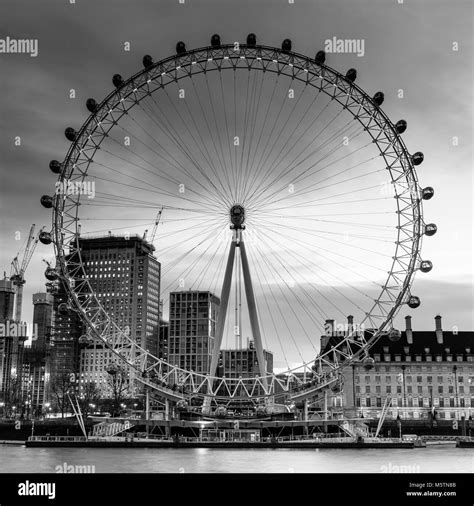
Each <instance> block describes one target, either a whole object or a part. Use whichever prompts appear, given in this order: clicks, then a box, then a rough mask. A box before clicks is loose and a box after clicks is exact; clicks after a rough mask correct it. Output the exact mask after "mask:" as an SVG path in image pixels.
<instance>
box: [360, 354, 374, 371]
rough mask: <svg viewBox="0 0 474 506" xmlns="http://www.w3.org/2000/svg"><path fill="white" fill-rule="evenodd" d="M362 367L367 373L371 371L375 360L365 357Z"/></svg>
mask: <svg viewBox="0 0 474 506" xmlns="http://www.w3.org/2000/svg"><path fill="white" fill-rule="evenodd" d="M362 366H363V367H364V369H366V370H367V371H368V370H370V369H373V368H374V366H375V360H374V359H373V358H372V357H365V358H364V360H362Z"/></svg>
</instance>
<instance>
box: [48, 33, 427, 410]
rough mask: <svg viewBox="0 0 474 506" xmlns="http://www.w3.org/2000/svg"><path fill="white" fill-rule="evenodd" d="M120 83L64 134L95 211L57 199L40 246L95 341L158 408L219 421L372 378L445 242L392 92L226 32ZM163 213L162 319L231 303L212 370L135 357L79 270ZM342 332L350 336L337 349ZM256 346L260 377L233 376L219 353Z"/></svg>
mask: <svg viewBox="0 0 474 506" xmlns="http://www.w3.org/2000/svg"><path fill="white" fill-rule="evenodd" d="M112 81H113V89H112V91H111V92H110V93H109V94H108V95H107V96H106V97H105V98H103V99H102V100H100V101H99V100H95V99H92V98H90V99H88V100H87V103H86V107H87V110H88V112H89V115H88V117H87V119H86V121H85V122H84V123H83V125H82V126H80V127H79V128H75V127H68V128H67V129H66V131H65V135H66V138H67V139H68V140H69V141H70V143H71V144H70V147H69V149H68V151H67V153H66V155H65V157H64V159H63V160H61V161H57V160H53V161H52V162H51V164H50V169H51V171H52V172H53V173H54V174H55V175H56V176H57V181H56V184H57V185H59V186H61V185H63V186H62V187H65V186H64V185H69V186H68V187H69V188H72V189H74V188H76V189H81V188H83V187H84V185H86V184H88V183H90V182H95V185H96V186H95V188H96V192H95V196H94V198H88V196H87V195H85V194H84V192H81V191H63V192H56V193H55V194H54V195H53V194H52V195H44V196H43V197H42V198H41V203H42V205H43V206H44V207H46V208H49V209H52V229H51V232H43V233H42V237H41V239H40V240H41V241H42V242H44V243H46V244H48V243H54V248H55V254H56V257H57V268H49V269H48V271H47V275H48V276H49V278H50V279H61V281H62V282H63V283H64V285H65V287H66V289H67V292H68V295H69V299H70V300H69V306H70V307H71V308H74V310H75V311H77V312H78V314H79V315H80V317H81V318H82V320H83V322H84V323H85V325H86V327H87V329H88V332H89V333H90V335H91V336H92V337H93V338H94V339H98V340H100V341H101V342H102V343H103V344H104V345H105V346H107V347H108V348H109V349H110V350H112V351H113V353H114V356H115V357H116V361H117V363H119V364H122V365H123V366H125V367H126V368H127V369H128V370H130V371H133V373H134V378H135V379H136V380H137V381H139V382H140V383H141V384H142V385H144V386H145V387H147V388H149V389H152V390H153V391H154V392H155V393H156V395H158V396H161V397H163V398H165V399H168V400H170V401H173V402H181V403H182V404H183V403H186V402H188V401H189V399H190V398H194V399H196V398H197V399H200V400H201V401H202V405H203V410H204V409H206V410H208V411H209V410H211V409H215V408H217V409H218V408H219V406H220V405H225V404H226V402H228V401H229V399H246V400H248V401H249V402H253V403H254V404H256V405H260V404H262V403H263V404H267V405H268V404H271V402H272V399H274V398H275V396H276V395H277V393H278V395H280V396H281V395H283V396H286V398H287V399H288V400H289V401H298V400H301V399H308V398H312V397H315V396H317V395H318V392H320V391H322V390H324V389H326V388H329V387H331V386H334V385H335V384H337V382H338V381H339V377H340V374H339V373H340V371H341V370H342V368H344V367H347V366H348V365H350V364H352V363H354V362H355V361H362V363H364V364H365V366H366V367H367V368H370V367H371V363H370V362H371V360H372V359H370V357H369V356H368V353H367V351H368V350H369V349H370V346H372V345H373V344H374V343H375V342H376V341H377V340H378V339H379V338H380V337H381V336H382V335H385V334H386V333H391V335H393V338H394V339H396V338H397V335H398V334H397V331H396V329H395V327H394V319H395V317H396V315H397V312H398V311H399V310H400V309H401V308H402V307H403V306H404V305H408V306H409V307H410V308H416V307H418V306H419V305H420V304H421V301H420V299H419V298H418V297H417V296H416V294H414V293H412V283H413V279H414V275H415V273H416V272H417V271H418V270H421V271H422V272H429V271H430V270H431V268H432V264H431V262H430V261H429V260H426V259H423V257H422V256H421V243H422V239H423V237H424V236H425V235H426V236H431V235H433V234H434V233H435V232H436V225H434V224H433V223H425V221H424V219H423V208H422V204H423V201H424V200H429V199H430V198H431V197H432V196H433V194H434V191H433V188H431V187H422V186H421V185H420V184H419V181H418V176H417V173H416V170H415V169H416V166H419V165H420V164H421V163H422V162H423V154H422V153H421V152H414V153H410V152H409V151H408V149H407V147H406V146H405V143H404V141H403V139H402V134H403V133H404V131H405V130H406V129H407V122H406V121H405V120H402V119H401V120H398V121H395V122H393V121H392V120H390V119H389V118H388V116H387V115H386V114H385V113H384V111H383V109H382V104H383V102H384V94H383V93H382V92H380V91H377V90H376V89H374V90H373V92H371V93H367V92H366V91H364V90H362V89H361V88H360V87H359V86H358V85H357V84H356V81H357V71H356V69H353V68H351V69H348V70H347V72H345V73H340V72H338V71H336V70H334V69H333V68H331V67H330V66H328V65H327V63H326V55H325V53H324V52H323V51H319V52H317V53H316V55H315V56H313V57H307V56H304V55H301V54H298V53H296V52H294V51H293V48H292V43H291V41H290V40H289V39H285V40H284V41H283V43H282V44H281V47H270V46H264V45H260V44H257V40H256V37H255V35H254V34H250V35H248V37H247V38H246V41H245V43H237V42H235V43H231V44H224V43H222V42H221V38H220V37H219V36H218V35H213V36H212V38H211V43H210V45H209V46H206V47H201V48H198V49H192V50H189V49H187V48H186V46H185V44H184V43H183V42H179V43H178V44H177V45H176V53H175V54H173V55H171V56H170V57H168V58H165V59H162V60H160V61H156V62H155V61H154V60H153V58H152V57H151V56H149V55H146V56H145V57H144V58H143V68H141V69H140V70H139V71H138V72H136V73H135V74H134V75H132V76H131V77H129V78H123V77H122V76H121V75H119V74H115V75H114V76H113V79H112ZM57 187H58V186H57ZM158 213H159V214H160V224H159V227H158V229H157V233H156V235H154V237H152V242H153V246H154V248H155V255H156V257H157V258H158V260H159V262H160V263H161V266H162V271H161V297H162V299H163V310H164V311H165V312H166V311H169V307H170V293H171V292H175V291H180V290H204V291H209V292H211V293H213V294H215V295H216V296H217V297H219V312H218V315H217V321H216V323H215V329H214V330H213V332H214V335H213V337H214V347H213V350H212V354H211V355H212V356H211V360H210V363H209V364H208V368H207V370H206V371H203V370H199V367H196V364H195V363H194V362H192V361H190V362H186V363H184V364H181V363H176V362H172V361H170V360H168V359H163V358H159V357H157V356H155V355H154V354H153V353H151V352H150V351H149V350H147V349H146V348H145V347H142V346H140V345H139V344H137V343H136V342H135V341H134V337H133V336H132V335H130V333H129V332H127V331H126V324H125V322H120V321H117V319H116V318H115V317H114V316H113V315H112V314H111V313H110V311H109V310H108V309H107V307H105V306H104V304H103V301H101V300H100V299H99V298H98V297H97V295H96V294H95V292H94V289H93V286H92V284H91V281H90V279H89V277H88V274H87V269H86V267H85V265H84V261H83V258H82V256H81V248H80V238H84V237H94V236H97V235H98V234H104V233H113V234H122V235H123V234H142V233H143V231H144V230H145V229H150V228H151V227H153V224H154V223H155V222H156V216H157V214H158ZM112 293H113V289H112ZM348 317H349V320H347V318H348ZM328 319H335V320H336V321H339V322H346V321H349V322H350V324H349V325H348V326H346V327H345V328H344V331H343V332H341V336H340V339H338V340H337V343H335V344H334V345H333V346H332V347H331V348H330V349H328V350H321V349H320V348H319V336H320V335H321V334H323V333H324V332H325V328H324V326H325V322H326V320H328ZM246 338H248V339H249V340H251V341H252V342H253V343H254V346H255V349H256V354H257V357H258V358H257V368H258V373H257V374H252V375H249V376H247V377H246V376H240V377H225V375H222V373H220V372H219V370H220V367H221V364H220V362H219V360H220V359H219V357H220V355H219V353H220V350H221V349H223V348H231V349H239V347H241V346H242V343H243V341H245V339H246ZM264 350H272V351H273V353H274V357H275V365H276V367H275V371H267V370H266V369H265V360H264V355H263V354H264ZM277 369H278V371H277ZM176 385H182V386H183V388H176Z"/></svg>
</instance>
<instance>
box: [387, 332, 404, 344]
mask: <svg viewBox="0 0 474 506" xmlns="http://www.w3.org/2000/svg"><path fill="white" fill-rule="evenodd" d="M401 337H402V333H401V332H400V331H399V330H398V329H390V331H389V333H388V338H389V339H390V341H393V342H396V341H399V340H400V338H401Z"/></svg>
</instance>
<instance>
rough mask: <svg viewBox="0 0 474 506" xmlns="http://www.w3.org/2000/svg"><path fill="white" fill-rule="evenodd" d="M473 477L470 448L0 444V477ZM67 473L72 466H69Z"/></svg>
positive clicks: (472, 460) (472, 453) (441, 446)
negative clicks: (82, 469) (85, 469)
mask: <svg viewBox="0 0 474 506" xmlns="http://www.w3.org/2000/svg"><path fill="white" fill-rule="evenodd" d="M65 465H68V466H70V465H73V466H93V467H89V470H90V471H92V472H96V473H180V472H181V473H292V472H294V473H398V472H402V473H406V472H409V473H473V472H474V449H469V448H455V447H454V445H436V446H429V447H427V448H415V449H357V450H348V449H236V450H235V449H218V448H215V449H207V448H188V449H174V448H164V449H162V448H156V449H155V448H130V449H128V448H127V449H123V448H110V449H109V448H106V449H95V448H26V447H24V446H13V445H0V473H55V472H58V469H57V468H58V466H61V467H63V468H64V466H65ZM70 469H71V468H70Z"/></svg>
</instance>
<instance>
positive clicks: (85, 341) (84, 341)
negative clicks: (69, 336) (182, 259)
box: [79, 334, 93, 344]
mask: <svg viewBox="0 0 474 506" xmlns="http://www.w3.org/2000/svg"><path fill="white" fill-rule="evenodd" d="M92 342H93V339H92V338H91V337H90V336H88V335H87V334H82V336H81V337H80V338H79V344H91V343H92Z"/></svg>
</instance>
